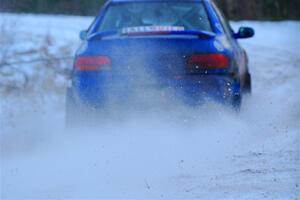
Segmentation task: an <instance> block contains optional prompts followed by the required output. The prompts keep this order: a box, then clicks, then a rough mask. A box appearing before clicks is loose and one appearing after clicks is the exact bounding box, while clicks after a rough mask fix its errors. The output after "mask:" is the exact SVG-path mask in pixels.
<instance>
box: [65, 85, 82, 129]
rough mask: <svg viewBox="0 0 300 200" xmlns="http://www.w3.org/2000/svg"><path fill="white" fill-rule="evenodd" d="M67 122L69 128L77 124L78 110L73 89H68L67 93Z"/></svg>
mask: <svg viewBox="0 0 300 200" xmlns="http://www.w3.org/2000/svg"><path fill="white" fill-rule="evenodd" d="M65 111H66V115H65V123H66V127H67V128H71V127H73V126H74V124H76V122H77V120H76V118H77V117H78V114H79V113H78V112H76V103H75V99H74V96H73V92H72V89H70V88H69V89H67V93H66V107H65Z"/></svg>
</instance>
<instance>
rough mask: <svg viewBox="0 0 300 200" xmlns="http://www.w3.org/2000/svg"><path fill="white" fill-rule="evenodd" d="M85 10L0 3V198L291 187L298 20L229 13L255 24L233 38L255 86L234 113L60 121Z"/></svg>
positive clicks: (295, 172) (212, 193)
mask: <svg viewBox="0 0 300 200" xmlns="http://www.w3.org/2000/svg"><path fill="white" fill-rule="evenodd" d="M91 21H92V18H83V17H67V16H43V15H11V14H3V13H2V14H1V15H0V24H1V26H0V28H1V38H0V43H1V46H0V94H1V96H0V146H1V151H0V156H1V158H0V168H1V177H0V195H1V196H0V199H292V200H297V199H300V93H299V86H300V53H299V52H298V51H297V50H298V49H299V47H300V37H299V35H300V22H293V21H288V22H246V21H245V22H234V23H233V26H234V28H235V29H237V27H239V26H241V25H245V26H252V27H253V28H255V29H256V32H257V35H256V37H255V38H254V39H250V40H244V41H241V43H242V44H243V46H244V47H245V48H246V49H247V51H248V53H249V57H250V61H251V72H252V75H253V84H254V85H253V87H254V88H253V95H252V96H251V97H248V98H246V99H245V103H244V106H243V108H242V111H241V113H239V114H236V113H233V112H231V111H230V110H228V109H225V108H215V107H214V106H210V105H208V106H203V107H202V108H199V109H196V110H192V109H191V108H184V107H177V108H174V110H172V111H168V112H164V111H160V112H151V113H143V114H140V113H131V114H130V115H129V116H128V118H127V119H126V120H125V119H110V118H107V119H106V120H103V121H102V122H103V125H102V126H101V128H96V129H94V130H86V129H82V130H78V131H76V132H68V131H66V130H65V129H64V91H65V88H66V85H67V77H66V73H65V70H66V71H67V69H68V67H69V66H70V65H71V64H70V63H71V60H70V59H69V58H68V57H70V56H71V55H72V54H73V53H74V50H75V49H76V47H77V46H78V44H79V39H78V32H79V31H80V30H81V29H84V28H87V27H88V25H89V24H90V23H91ZM4 36H5V37H4ZM57 54H60V57H64V58H63V59H62V60H59V61H57V62H52V61H49V62H48V61H44V62H42V63H41V62H38V61H36V62H34V63H24V61H28V60H32V59H39V58H43V59H46V60H47V59H50V60H51V59H53V58H54V57H57ZM65 57H66V58H65ZM1 59H2V60H1ZM4 61H5V62H6V63H13V62H23V64H17V65H13V66H10V67H9V66H7V65H5V66H4V65H3V64H4ZM1 63H2V66H1ZM212 107H213V108H214V109H211V108H212ZM162 110H163V109H162ZM125 112H130V111H126V110H125Z"/></svg>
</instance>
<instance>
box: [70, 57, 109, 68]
mask: <svg viewBox="0 0 300 200" xmlns="http://www.w3.org/2000/svg"><path fill="white" fill-rule="evenodd" d="M111 67H112V63H111V60H110V58H109V57H107V56H81V57H78V58H76V60H75V69H76V70H78V71H102V70H111Z"/></svg>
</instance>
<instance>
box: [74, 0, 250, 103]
mask: <svg viewBox="0 0 300 200" xmlns="http://www.w3.org/2000/svg"><path fill="white" fill-rule="evenodd" d="M155 1H156V0H151V1H147V2H155ZM157 1H159V0H157ZM161 1H162V0H160V2H161ZM127 2H145V0H138V1H137V0H135V1H132V0H113V1H108V2H107V3H106V4H105V6H104V7H103V8H102V10H101V11H100V13H99V15H98V17H96V19H95V22H94V23H93V25H92V26H91V27H90V29H89V34H88V37H87V40H85V41H83V44H82V46H81V47H80V48H79V50H78V51H77V54H76V58H77V57H81V56H108V57H109V58H110V59H111V60H112V66H113V67H112V69H111V70H110V71H101V72H94V71H76V70H75V69H74V72H73V76H72V79H73V86H72V91H73V94H74V96H75V95H76V96H77V98H78V99H79V100H80V101H81V102H84V104H86V105H89V106H93V107H101V106H103V105H104V104H105V103H106V102H107V101H108V96H109V95H115V96H116V97H117V98H118V99H119V100H120V102H126V100H127V99H130V95H131V92H132V90H133V87H134V85H135V84H134V83H135V80H136V81H138V80H139V79H143V78H144V77H139V76H140V74H145V75H147V77H148V76H149V77H151V78H149V79H148V78H146V77H145V78H144V80H143V81H140V80H139V81H140V82H139V83H138V86H139V87H142V88H144V89H145V90H146V89H147V88H156V89H158V90H160V89H163V88H173V89H174V91H175V92H174V96H175V97H176V98H177V99H180V100H181V101H182V102H185V103H187V104H192V105H194V104H198V103H199V102H202V101H203V99H204V98H207V97H208V98H210V99H214V100H216V101H218V102H221V103H223V102H225V101H226V100H227V99H226V98H228V97H227V96H228V95H229V96H232V95H235V94H240V93H241V87H242V83H241V80H242V78H243V76H244V74H245V73H246V71H247V59H246V54H245V51H244V50H243V49H242V48H241V47H240V46H239V44H238V43H237V41H236V39H234V37H229V36H228V34H227V35H226V30H225V28H224V27H223V26H222V23H221V22H220V19H219V17H218V15H217V14H216V10H215V8H214V7H213V5H212V2H211V1H209V0H203V1H202V0H191V2H199V3H200V2H203V3H204V5H205V7H206V10H207V13H208V16H209V19H210V22H211V25H212V29H213V32H214V33H213V34H214V35H213V36H212V37H207V38H199V36H197V35H193V34H191V35H189V34H186V35H185V34H182V35H180V34H179V35H175V34H168V35H151V36H135V37H131V36H126V35H114V34H109V35H108V36H105V37H103V35H99V34H97V33H96V32H95V27H97V24H99V23H101V20H102V18H103V15H104V14H105V12H106V10H107V7H108V6H110V5H111V4H118V3H127ZM207 53H209V54H214V53H222V54H224V55H226V56H227V57H228V58H229V60H230V67H229V68H228V69H214V70H205V72H203V73H202V74H196V75H191V74H187V73H186V71H185V66H186V65H187V58H189V57H190V56H192V55H194V54H207ZM226 95H227V96H226Z"/></svg>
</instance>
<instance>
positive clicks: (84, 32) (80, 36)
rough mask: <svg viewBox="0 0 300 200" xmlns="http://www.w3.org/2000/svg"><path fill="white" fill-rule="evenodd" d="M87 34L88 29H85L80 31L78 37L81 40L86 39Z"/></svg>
mask: <svg viewBox="0 0 300 200" xmlns="http://www.w3.org/2000/svg"><path fill="white" fill-rule="evenodd" d="M87 35H88V31H86V30H84V31H80V34H79V38H80V39H81V40H86V39H87Z"/></svg>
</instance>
